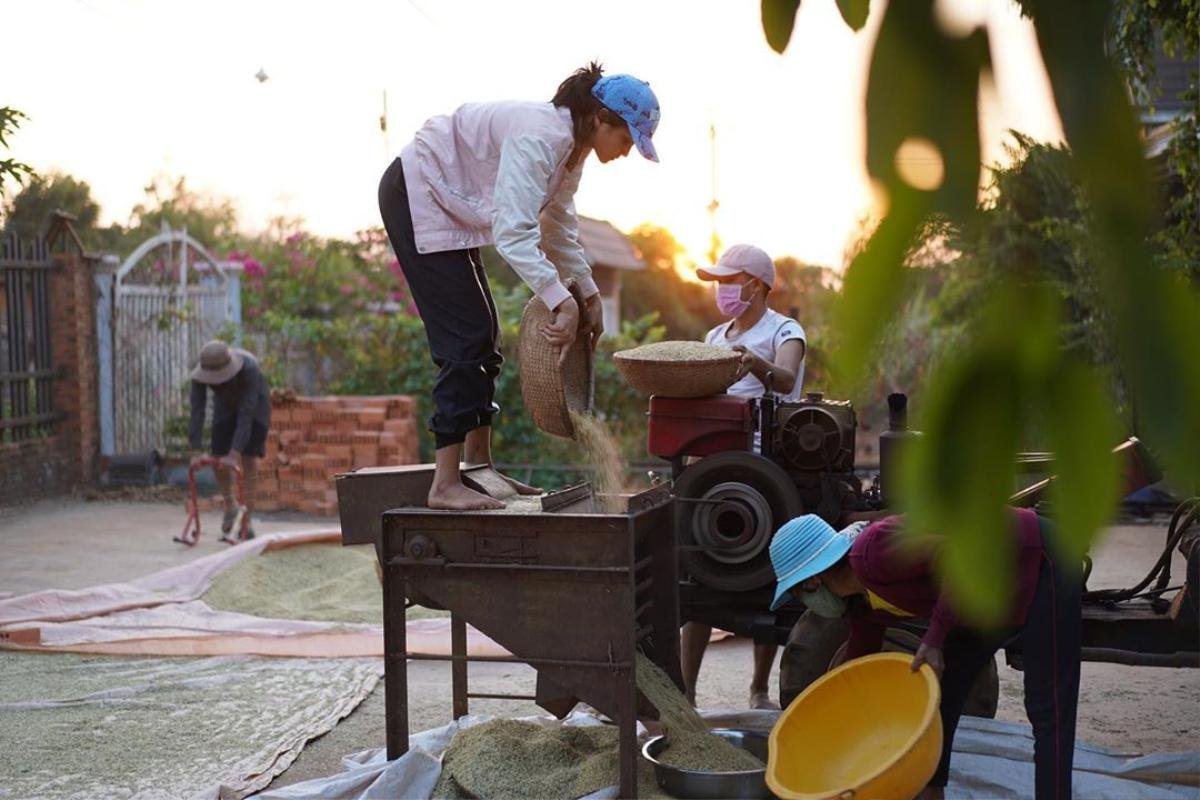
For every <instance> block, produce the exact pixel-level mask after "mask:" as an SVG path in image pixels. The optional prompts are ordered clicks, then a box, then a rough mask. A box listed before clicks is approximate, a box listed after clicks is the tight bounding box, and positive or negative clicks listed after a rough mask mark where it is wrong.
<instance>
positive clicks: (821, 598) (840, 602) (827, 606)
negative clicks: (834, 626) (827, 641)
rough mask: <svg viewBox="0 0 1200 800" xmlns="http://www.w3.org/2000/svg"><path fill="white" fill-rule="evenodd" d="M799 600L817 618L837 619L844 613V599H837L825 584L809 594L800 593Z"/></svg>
mask: <svg viewBox="0 0 1200 800" xmlns="http://www.w3.org/2000/svg"><path fill="white" fill-rule="evenodd" d="M800 599H801V600H802V601H803V602H804V605H806V606H808V608H809V610H810V611H812V612H813V613H814V614H816V615H817V616H818V617H825V618H826V619H837V618H838V617H840V616H842V614H844V613H846V598H844V597H838V596H837V595H836V594H834V593H833V592H831V591H829V589H828V588H827V587H826V586H825V584H821V585H820V586H819V587H818V588H816V589H814V590H813V591H811V592H801V593H800Z"/></svg>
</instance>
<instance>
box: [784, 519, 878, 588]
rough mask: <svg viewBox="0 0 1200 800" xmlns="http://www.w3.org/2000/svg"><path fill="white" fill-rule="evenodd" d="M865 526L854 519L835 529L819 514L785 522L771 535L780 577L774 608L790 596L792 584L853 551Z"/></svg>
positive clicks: (801, 580)
mask: <svg viewBox="0 0 1200 800" xmlns="http://www.w3.org/2000/svg"><path fill="white" fill-rule="evenodd" d="M864 527H865V526H864V525H861V524H858V523H855V524H854V525H851V526H850V527H848V528H846V529H845V530H842V531H835V530H834V529H833V528H832V527H831V526H830V525H829V523H828V522H826V521H825V520H823V519H821V518H820V517H818V516H817V515H816V514H805V515H804V516H802V517H796V518H795V519H791V520H788V521H787V522H785V523H784V524H783V525H782V526H781V527H780V528H779V530H778V531H776V533H775V536H774V538H772V539H771V566H772V567H774V568H775V580H776V581H777V583H776V586H775V599H774V600H772V601H771V610H772V611H774V610H775V609H777V608H779V607H780V606H781V605H783V604H784V603H786V602H787V601H788V600H789V599H791V590H792V588H793V587H795V586H797V585H799V584H801V583H803V582H804V581H806V580H808V579H809V578H811V577H813V576H814V575H820V574H821V573H822V572H824V571H825V570H827V569H829V568H830V567H832V566H833V565H834V564H836V563H837V562H838V561H839V560H840V559H841V557H842V556H844V555H846V553H848V552H850V545H852V544H854V540H855V538H856V537H857V536H858V534H859V532H860V531H862V529H863V528H864Z"/></svg>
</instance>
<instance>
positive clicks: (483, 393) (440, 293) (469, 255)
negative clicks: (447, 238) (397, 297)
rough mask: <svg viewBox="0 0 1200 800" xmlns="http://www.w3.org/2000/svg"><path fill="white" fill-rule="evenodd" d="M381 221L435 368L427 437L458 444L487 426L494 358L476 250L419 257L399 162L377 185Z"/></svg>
mask: <svg viewBox="0 0 1200 800" xmlns="http://www.w3.org/2000/svg"><path fill="white" fill-rule="evenodd" d="M379 213H380V215H381V216H382V217H383V227H384V228H385V229H386V230H387V235H388V239H389V240H390V241H391V243H392V249H393V250H395V251H396V258H397V259H399V261H400V268H401V269H402V270H403V271H404V277H405V279H406V280H407V281H408V288H409V291H410V292H411V293H412V297H413V301H414V302H415V303H416V306H417V313H419V314H420V315H421V321H422V322H423V323H425V337H426V339H427V340H428V342H429V354H430V356H431V357H432V358H433V363H434V364H435V365H437V368H438V376H437V381H436V383H434V386H433V415H432V416H431V417H430V418H429V429H430V430H431V431H433V435H434V438H435V440H436V442H437V447H438V448H442V447H447V446H449V445H453V444H459V443H461V442H462V441H463V439H465V438H466V435H467V434H468V433H470V432H471V431H473V430H475V429H476V428H480V427H484V426H487V425H491V424H492V416H493V415H495V414H496V413H498V412H499V411H500V408H499V406H497V405H496V403H495V395H496V376H497V375H499V374H500V365H501V364H503V363H504V357H503V356H502V355H501V354H500V321H499V319H498V318H497V316H496V303H495V301H493V299H492V291H491V289H490V288H489V287H488V280H487V275H486V274H485V273H484V270H483V261H482V259H481V258H480V256H479V250H478V248H472V249H470V250H448V251H445V252H441V253H418V252H417V245H416V242H415V240H414V236H413V223H412V213H411V212H410V211H409V206H408V192H407V190H406V188H405V185H404V168H403V166H402V165H401V162H400V159H399V158H397V159H396V160H395V161H393V162H392V164H391V166H389V167H388V168H387V170H386V171H385V172H384V173H383V179H382V180H381V181H380V182H379Z"/></svg>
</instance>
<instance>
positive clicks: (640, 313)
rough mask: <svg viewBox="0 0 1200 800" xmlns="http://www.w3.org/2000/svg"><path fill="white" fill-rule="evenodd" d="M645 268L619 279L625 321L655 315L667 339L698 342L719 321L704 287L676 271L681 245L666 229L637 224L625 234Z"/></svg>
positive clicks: (710, 295) (706, 287) (707, 289)
mask: <svg viewBox="0 0 1200 800" xmlns="http://www.w3.org/2000/svg"><path fill="white" fill-rule="evenodd" d="M629 239H630V241H632V242H633V246H634V247H635V248H637V251H638V253H639V254H640V255H641V257H642V260H643V261H645V262H646V269H645V270H642V271H639V272H626V273H625V274H624V275H623V276H622V280H621V311H622V314H623V315H624V316H625V317H626V318H627V319H639V318H642V317H645V316H646V315H648V314H657V315H658V320H659V322H660V323H661V324H662V326H663V328H664V329H665V332H666V338H668V339H701V338H703V337H704V334H705V333H707V332H708V330H709V328H711V327H712V326H713V325H716V324H717V323H718V322H720V317H719V316H718V315H717V313H716V310H715V309H714V307H713V303H712V293H711V291H710V289H709V287H708V285H707V284H702V283H697V282H696V281H692V280H688V279H687V278H685V277H684V276H683V275H681V274H680V272H679V270H678V269H677V265H678V263H679V257H680V256H681V254H682V253H683V245H681V244H679V242H677V241H676V240H675V237H674V236H672V235H671V232H670V231H668V230H667V229H666V228H661V227H658V226H656V225H649V224H645V225H640V226H638V227H637V228H635V229H634V230H633V231H632V232H631V233H630V234H629Z"/></svg>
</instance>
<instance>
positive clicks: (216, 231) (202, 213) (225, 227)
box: [107, 176, 244, 255]
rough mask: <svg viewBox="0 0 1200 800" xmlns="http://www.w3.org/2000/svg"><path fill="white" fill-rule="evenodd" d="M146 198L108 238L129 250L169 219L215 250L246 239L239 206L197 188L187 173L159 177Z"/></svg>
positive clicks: (115, 246) (115, 245)
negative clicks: (240, 219) (242, 228)
mask: <svg viewBox="0 0 1200 800" xmlns="http://www.w3.org/2000/svg"><path fill="white" fill-rule="evenodd" d="M145 195H146V198H145V200H143V201H142V202H141V203H138V204H137V205H135V206H134V207H133V209H132V210H131V211H130V212H129V222H128V224H127V225H125V226H114V229H113V231H112V235H111V236H110V237H109V241H108V242H107V243H108V244H109V245H110V246H111V247H112V249H114V250H116V251H118V252H121V251H125V252H128V251H130V250H132V249H133V248H135V247H137V246H138V245H139V244H141V243H142V242H144V241H146V240H147V239H149V238H150V237H151V236H154V235H155V234H157V233H158V232H159V231H160V230H161V229H162V225H163V223H164V222H165V223H166V224H167V225H170V226H171V227H172V228H173V229H175V230H179V229H182V228H186V229H187V232H188V233H189V234H190V235H191V236H192V237H194V238H195V239H196V240H197V241H199V242H202V243H204V245H205V246H206V247H208V248H209V249H210V251H211V252H213V253H214V255H215V254H216V252H217V251H227V250H233V249H237V248H238V247H239V246H240V245H241V244H242V243H243V241H244V237H243V235H242V234H241V232H240V230H239V227H238V212H237V206H236V205H235V204H234V202H233V201H232V200H230V199H229V198H225V197H216V196H213V195H210V194H207V193H202V192H197V191H195V190H194V189H191V188H190V187H189V186H188V185H187V179H186V178H184V177H182V176H181V177H178V178H167V177H165V176H158V177H155V178H154V179H153V180H151V181H150V183H148V184H146V187H145Z"/></svg>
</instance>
